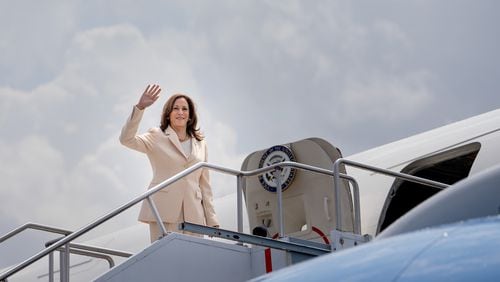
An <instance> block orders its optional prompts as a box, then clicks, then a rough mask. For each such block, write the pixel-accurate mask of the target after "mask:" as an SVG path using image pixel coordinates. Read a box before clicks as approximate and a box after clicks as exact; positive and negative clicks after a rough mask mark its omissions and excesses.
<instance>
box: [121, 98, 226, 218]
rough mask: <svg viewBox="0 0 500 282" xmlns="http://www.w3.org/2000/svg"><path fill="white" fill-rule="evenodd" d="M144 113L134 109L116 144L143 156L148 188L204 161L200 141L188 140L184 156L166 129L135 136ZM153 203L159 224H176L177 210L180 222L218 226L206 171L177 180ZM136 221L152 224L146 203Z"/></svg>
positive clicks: (203, 147) (152, 130)
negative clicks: (148, 165) (188, 148)
mask: <svg viewBox="0 0 500 282" xmlns="http://www.w3.org/2000/svg"><path fill="white" fill-rule="evenodd" d="M143 113H144V110H140V109H139V108H137V107H135V106H134V109H133V111H132V114H131V115H130V117H129V118H128V119H127V122H126V123H125V125H124V126H123V129H122V132H121V135H120V142H121V143H122V144H123V145H125V146H127V147H129V148H131V149H133V150H137V151H139V152H142V153H145V154H146V155H147V157H148V158H149V161H150V163H151V167H152V169H153V179H152V180H151V183H150V184H149V188H151V187H153V186H156V185H157V184H159V183H161V182H163V181H164V180H166V179H168V178H170V177H171V176H173V175H175V174H177V173H179V172H181V171H183V170H184V169H186V168H188V167H190V166H192V165H193V164H196V163H198V162H202V161H207V145H206V143H205V141H204V140H202V141H198V140H196V139H195V138H191V148H192V150H191V154H190V155H188V156H187V155H186V154H185V153H184V150H183V149H182V145H181V143H180V142H179V138H178V137H177V134H176V133H175V131H174V130H173V129H172V128H171V127H168V128H167V129H166V130H165V132H163V131H162V130H161V129H160V128H151V129H149V130H148V132H146V133H144V134H142V135H137V129H138V127H139V123H140V121H141V119H142V116H143ZM152 198H153V201H154V202H155V205H156V207H157V209H158V211H159V213H160V217H161V218H162V220H163V222H168V223H177V222H178V220H179V217H180V213H181V209H182V210H183V211H184V220H185V221H188V222H192V223H196V224H204V225H208V226H215V225H219V222H218V220H217V217H216V215H215V209H214V206H213V196H212V188H211V187H210V183H209V174H208V170H207V169H201V170H197V171H195V172H193V173H191V174H190V175H187V176H185V177H183V178H181V179H180V180H179V181H177V182H175V183H174V184H171V185H170V186H168V187H166V188H164V189H163V190H161V191H159V192H157V193H155V194H154V195H153V196H152ZM139 221H142V222H146V223H150V222H156V219H155V217H154V215H153V213H152V212H151V208H150V206H149V203H148V202H147V201H143V202H142V206H141V211H140V213H139Z"/></svg>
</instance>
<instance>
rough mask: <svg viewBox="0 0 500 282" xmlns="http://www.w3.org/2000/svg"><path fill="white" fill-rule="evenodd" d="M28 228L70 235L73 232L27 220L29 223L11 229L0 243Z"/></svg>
mask: <svg viewBox="0 0 500 282" xmlns="http://www.w3.org/2000/svg"><path fill="white" fill-rule="evenodd" d="M26 229H35V230H41V231H47V232H51V233H57V234H62V235H68V234H71V232H72V231H70V230H65V229H61V228H58V227H53V226H48V225H41V224H38V223H33V222H27V223H25V224H23V225H21V226H19V227H18V228H16V229H14V230H12V231H10V232H9V233H7V234H5V235H4V236H2V237H0V243H2V242H4V241H5V240H8V239H9V238H12V237H14V236H16V235H17V234H19V233H21V232H23V231H24V230H26Z"/></svg>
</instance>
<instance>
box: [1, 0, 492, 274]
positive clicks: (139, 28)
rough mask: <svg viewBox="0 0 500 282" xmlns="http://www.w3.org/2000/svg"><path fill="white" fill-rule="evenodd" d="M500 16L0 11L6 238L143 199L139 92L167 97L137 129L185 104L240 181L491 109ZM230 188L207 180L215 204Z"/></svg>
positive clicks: (211, 9)
mask: <svg viewBox="0 0 500 282" xmlns="http://www.w3.org/2000/svg"><path fill="white" fill-rule="evenodd" d="M498 11H500V2H499V1H496V0H490V1H488V0H478V1H468V0H443V1H430V0H407V1H396V0H393V1H390V0H380V1H371V0H365V1H362V0H360V1H347V0H346V1H333V0H332V1H277V0H273V1H255V0H252V1H230V0H227V1H223V0H220V1H219V0H218V1H201V0H200V1H180V0H179V1H164V0H159V1H149V0H148V1H132V0H127V1H118V0H109V1H102V0H85V1H83V0H82V1H62V0H61V1H35V0H32V1H25V0H16V1H8V0H0V35H1V36H0V180H1V183H0V199H1V204H0V235H1V234H4V233H6V232H8V231H9V230H11V229H13V228H15V227H17V226H19V225H21V224H23V223H25V222H27V221H31V222H39V223H44V224H49V225H54V226H58V227H62V228H68V229H76V228H79V227H81V226H83V225H85V224H87V223H88V222H89V221H90V220H93V219H95V218H96V217H98V216H101V215H103V214H104V213H105V212H107V211H109V210H111V209H113V208H115V207H117V206H118V205H120V204H123V203H124V202H126V201H128V200H130V199H132V198H134V197H135V196H137V195H139V194H140V193H141V192H143V191H144V190H145V187H147V185H148V183H149V180H150V178H151V170H150V167H149V163H148V161H147V158H146V157H145V156H144V155H141V154H139V153H137V152H134V151H131V150H129V149H127V148H125V147H123V146H121V145H120V143H119V142H118V135H119V132H120V129H121V127H122V126H123V124H124V121H125V119H126V118H127V116H128V115H129V113H130V111H131V109H132V105H133V104H135V103H136V102H137V100H138V98H139V95H140V94H141V93H142V91H143V89H144V88H145V86H146V85H147V84H148V83H159V84H160V85H161V86H162V88H163V89H164V91H163V93H162V97H161V98H160V101H159V102H158V103H157V104H155V105H154V106H153V107H151V108H149V109H148V110H147V112H146V114H145V116H144V119H143V122H142V125H141V129H140V130H141V131H145V130H147V129H148V128H149V127H153V126H157V125H158V124H159V117H160V112H161V108H162V105H163V103H164V102H165V101H166V99H167V98H168V96H169V95H171V94H172V93H174V92H184V93H187V94H189V95H190V96H192V97H193V98H194V100H195V101H196V103H197V106H198V108H199V114H200V120H201V128H202V131H203V132H204V133H205V135H206V136H207V142H208V144H209V154H210V155H209V159H210V161H211V162H213V163H215V164H219V165H223V166H229V167H232V168H235V169H239V168H240V165H241V162H242V160H243V158H244V157H245V156H247V155H248V154H250V153H252V152H254V151H257V150H261V149H265V148H268V147H270V146H272V145H275V144H282V143H288V142H292V141H297V140H300V139H303V138H308V137H320V138H324V139H326V140H327V141H329V142H331V143H332V144H334V145H336V146H338V147H340V149H341V150H342V151H343V152H344V155H350V154H353V153H357V152H360V151H363V150H366V149H369V148H372V147H375V146H379V145H382V144H384V143H387V142H391V141H395V140H398V139H400V138H404V137H408V136H410V135H413V134H415V133H419V132H422V131H426V130H429V129H432V128H435V127H439V126H442V125H445V124H448V123H451V122H454V121H458V120H461V119H464V118H468V117H471V116H474V115H477V114H481V113H484V112H487V111H490V110H494V109H497V108H498V106H499V104H500V95H499V90H500V56H499V55H498V50H500V29H499V28H498V27H499V26H500V19H499V17H498ZM212 175H213V174H212ZM226 180H227V178H221V177H217V176H215V175H213V186H214V187H213V189H214V193H215V194H216V196H217V197H220V196H222V195H225V194H227V193H229V192H230V190H232V189H233V187H232V186H227V182H229V183H233V182H232V181H234V182H235V180H232V179H231V180H227V181H226ZM136 216H137V209H135V210H133V211H131V212H129V213H127V214H126V215H125V216H123V217H121V218H120V219H118V220H117V222H119V224H118V223H117V224H116V226H126V225H127V224H134V223H135V222H136V221H135V220H136ZM29 236H38V235H29ZM2 250H3V249H2V248H0V267H2V266H3V265H2V263H3V264H5V263H7V259H6V258H5V256H4V255H3V254H1V253H2Z"/></svg>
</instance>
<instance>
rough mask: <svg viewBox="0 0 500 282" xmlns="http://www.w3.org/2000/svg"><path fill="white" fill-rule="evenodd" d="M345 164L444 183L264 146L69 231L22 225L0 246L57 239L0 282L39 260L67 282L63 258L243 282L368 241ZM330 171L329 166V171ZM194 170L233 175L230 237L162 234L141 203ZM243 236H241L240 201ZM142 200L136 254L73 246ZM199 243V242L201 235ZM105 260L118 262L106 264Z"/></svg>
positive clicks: (324, 151)
mask: <svg viewBox="0 0 500 282" xmlns="http://www.w3.org/2000/svg"><path fill="white" fill-rule="evenodd" d="M345 166H353V167H357V168H361V169H366V170H370V171H373V172H376V173H381V174H385V175H389V176H393V177H396V178H400V179H404V180H407V181H412V182H416V183H420V184H424V185H430V186H433V187H438V188H441V189H443V188H445V187H446V186H447V185H445V184H441V183H438V182H434V181H430V180H427V179H423V178H419V177H415V176H412V175H407V174H402V173H398V172H393V171H390V170H385V169H381V168H376V167H372V166H368V165H365V164H360V163H356V162H353V161H350V160H347V159H343V158H342V156H341V154H340V151H339V150H338V149H336V148H335V147H333V146H332V145H330V144H329V143H327V142H326V141H324V140H321V139H317V138H311V139H305V140H301V141H298V142H294V143H290V144H285V145H277V146H273V147H271V148H269V149H267V150H262V151H258V152H254V153H252V154H251V155H249V156H248V157H247V158H246V159H245V161H244V163H243V165H242V169H241V170H234V169H230V168H226V167H222V166H218V165H214V164H210V163H205V162H201V163H197V164H195V165H193V166H192V167H189V168H187V169H186V170H184V171H182V172H180V173H178V174H176V175H174V176H172V177H171V178H169V179H167V180H165V181H163V182H162V183H160V184H158V185H157V186H155V187H152V188H151V189H149V190H148V191H146V192H144V193H143V194H142V195H140V196H138V197H136V198H134V199H133V200H131V201H129V202H128V203H125V204H123V205H122V206H120V207H118V208H116V209H114V210H113V211H111V212H110V213H108V214H106V215H104V216H102V217H100V218H99V219H97V220H95V221H93V222H91V223H89V224H88V225H85V226H83V227H82V228H80V229H78V230H76V231H68V230H64V229H59V228H54V227H47V226H43V225H37V224H27V225H25V226H22V227H20V228H17V229H16V230H13V231H12V232H9V233H8V234H7V235H5V236H3V237H1V238H0V243H2V242H4V241H5V240H7V239H9V238H11V237H14V236H16V235H17V234H19V233H20V232H22V231H24V230H25V229H28V228H34V229H39V230H44V231H48V232H53V233H58V234H61V235H64V237H62V238H60V239H58V240H56V241H53V242H50V243H49V244H48V245H47V247H46V248H45V249H44V250H42V251H40V252H38V253H36V254H35V255H33V256H32V257H30V258H28V259H26V260H25V261H23V262H21V263H19V264H18V265H16V266H14V267H12V268H10V269H8V270H6V271H4V272H3V273H1V274H0V281H7V279H9V278H10V277H11V276H12V277H15V274H16V273H18V272H20V271H22V270H23V269H25V268H26V267H28V266H29V265H31V264H33V263H35V262H37V261H39V260H40V259H42V258H44V257H47V256H48V257H49V276H48V281H54V279H55V277H56V276H59V280H60V281H70V277H71V273H70V267H69V266H70V263H69V261H70V260H69V257H70V254H71V253H74V254H79V255H84V256H90V257H94V258H98V259H104V260H107V261H108V262H109V266H110V269H109V270H108V271H106V272H105V273H103V274H101V275H100V276H99V277H95V281H194V280H201V279H203V280H204V281H221V280H222V281H246V280H249V279H252V278H255V277H258V276H260V275H263V274H265V273H267V272H269V271H273V270H276V269H280V268H283V267H287V266H289V265H291V264H294V263H297V262H301V261H304V260H307V259H309V258H313V257H316V256H320V255H322V254H326V253H330V252H332V251H338V250H341V249H344V248H349V247H352V246H355V245H358V244H362V243H365V242H367V241H369V240H370V236H368V235H363V234H361V228H360V226H361V220H360V202H359V188H358V184H357V182H356V180H355V179H354V178H352V177H351V176H348V175H347V174H346V173H345ZM332 168H333V169H332ZM199 169H209V170H211V171H215V172H219V173H224V174H229V175H233V176H235V177H236V184H237V191H236V195H237V210H236V213H237V230H235V231H232V230H225V229H223V228H212V227H206V226H200V225H195V224H191V223H188V222H185V223H183V224H182V225H181V226H180V229H182V230H185V231H189V232H191V233H197V234H200V235H204V236H205V237H203V236H202V237H197V236H191V235H185V234H180V233H170V232H167V231H166V229H165V227H164V226H163V224H162V220H161V218H160V215H159V214H158V211H157V208H156V206H155V204H154V202H153V201H152V198H151V196H152V195H153V194H154V193H157V192H158V191H160V190H162V189H168V187H169V186H170V185H171V184H172V183H174V182H176V181H178V180H180V179H181V178H183V177H185V176H186V175H189V174H190V173H193V172H194V171H197V170H199ZM244 196H245V201H246V202H245V204H246V208H247V214H248V217H249V223H250V228H251V230H252V234H246V233H244V232H243V198H244ZM143 200H146V201H148V202H149V204H150V207H151V210H152V211H153V214H154V215H155V217H156V220H157V223H158V225H159V227H160V230H161V231H162V237H161V238H160V239H159V240H157V241H155V242H153V243H152V244H151V245H150V246H148V247H147V248H145V249H144V250H142V251H140V252H138V253H136V254H130V253H126V252H121V251H118V250H111V249H106V248H100V247H94V246H86V245H82V244H76V243H73V242H74V240H75V239H77V238H79V237H80V236H82V235H84V234H86V233H87V232H89V231H90V230H93V229H94V228H96V227H98V226H100V225H101V224H103V223H105V222H107V221H108V220H110V219H112V218H113V217H115V216H117V215H119V214H121V213H122V212H123V211H125V210H127V209H129V208H130V207H132V206H134V205H136V204H137V203H139V202H141V201H143ZM207 237H208V238H207ZM55 252H59V253H60V258H59V262H60V272H59V273H58V274H59V275H55V274H54V258H53V256H54V253H55ZM111 256H121V257H126V258H127V259H126V260H125V261H124V262H123V263H121V264H119V265H114V262H113V260H112V258H111Z"/></svg>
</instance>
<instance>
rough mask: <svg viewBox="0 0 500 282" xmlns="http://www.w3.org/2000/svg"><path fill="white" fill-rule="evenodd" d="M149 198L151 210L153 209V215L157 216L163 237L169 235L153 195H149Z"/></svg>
mask: <svg viewBox="0 0 500 282" xmlns="http://www.w3.org/2000/svg"><path fill="white" fill-rule="evenodd" d="M147 199H148V203H149V206H150V207H151V211H153V215H154V216H155V218H156V222H157V223H158V228H160V231H161V237H163V236H165V235H167V229H165V225H163V220H162V219H161V217H160V213H159V212H158V209H157V208H156V205H155V203H154V202H153V200H152V199H151V196H149V197H147ZM161 237H160V238H161ZM158 239H159V238H158Z"/></svg>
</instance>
